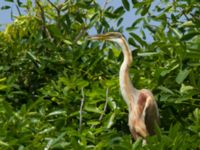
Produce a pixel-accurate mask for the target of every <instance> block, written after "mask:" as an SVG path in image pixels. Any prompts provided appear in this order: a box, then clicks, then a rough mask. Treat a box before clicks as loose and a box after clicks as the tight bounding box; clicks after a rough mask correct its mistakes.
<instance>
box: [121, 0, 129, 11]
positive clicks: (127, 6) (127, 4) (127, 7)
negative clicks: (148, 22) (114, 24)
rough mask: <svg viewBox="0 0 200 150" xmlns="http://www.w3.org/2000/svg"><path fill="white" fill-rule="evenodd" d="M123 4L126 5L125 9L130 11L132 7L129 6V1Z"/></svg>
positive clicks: (124, 1)
mask: <svg viewBox="0 0 200 150" xmlns="http://www.w3.org/2000/svg"><path fill="white" fill-rule="evenodd" d="M122 3H123V5H124V7H125V8H126V10H128V11H129V10H130V5H129V2H128V0H122Z"/></svg>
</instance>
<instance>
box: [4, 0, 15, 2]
mask: <svg viewBox="0 0 200 150" xmlns="http://www.w3.org/2000/svg"><path fill="white" fill-rule="evenodd" d="M5 1H6V2H14V0H5Z"/></svg>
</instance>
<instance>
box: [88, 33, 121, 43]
mask: <svg viewBox="0 0 200 150" xmlns="http://www.w3.org/2000/svg"><path fill="white" fill-rule="evenodd" d="M88 39H89V40H107V41H113V42H118V43H119V42H121V41H122V39H123V35H122V34H121V33H119V32H108V33H105V34H98V35H93V36H89V37H88Z"/></svg>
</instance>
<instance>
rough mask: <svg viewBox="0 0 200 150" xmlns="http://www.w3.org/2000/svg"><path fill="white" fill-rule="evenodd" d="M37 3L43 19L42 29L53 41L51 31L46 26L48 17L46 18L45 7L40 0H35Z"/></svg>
mask: <svg viewBox="0 0 200 150" xmlns="http://www.w3.org/2000/svg"><path fill="white" fill-rule="evenodd" d="M35 3H36V4H37V6H38V7H39V9H40V17H41V19H42V30H43V31H44V32H45V34H46V36H47V37H48V39H50V41H53V38H52V37H51V34H50V33H49V30H48V29H47V28H46V19H45V13H44V9H43V7H42V6H41V5H40V2H39V0H35Z"/></svg>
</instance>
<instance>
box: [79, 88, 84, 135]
mask: <svg viewBox="0 0 200 150" xmlns="http://www.w3.org/2000/svg"><path fill="white" fill-rule="evenodd" d="M81 95H82V99H81V105H80V111H79V114H80V120H79V130H80V131H81V127H82V114H83V103H84V101H85V95H84V89H83V88H82V89H81Z"/></svg>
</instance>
